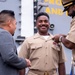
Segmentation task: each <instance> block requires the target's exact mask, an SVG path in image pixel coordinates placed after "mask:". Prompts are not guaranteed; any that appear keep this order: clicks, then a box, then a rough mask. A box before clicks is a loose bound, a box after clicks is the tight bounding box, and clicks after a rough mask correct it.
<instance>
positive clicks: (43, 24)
mask: <svg viewBox="0 0 75 75" xmlns="http://www.w3.org/2000/svg"><path fill="white" fill-rule="evenodd" d="M42 26H45V27H48V25H45V24H42V25H40V27H42Z"/></svg>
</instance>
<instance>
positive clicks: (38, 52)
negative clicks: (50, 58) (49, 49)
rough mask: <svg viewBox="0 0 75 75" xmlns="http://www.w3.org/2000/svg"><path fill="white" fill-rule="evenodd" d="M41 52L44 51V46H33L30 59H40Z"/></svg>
mask: <svg viewBox="0 0 75 75" xmlns="http://www.w3.org/2000/svg"><path fill="white" fill-rule="evenodd" d="M41 50H42V44H37V45H31V49H30V57H31V58H39V57H40V55H41Z"/></svg>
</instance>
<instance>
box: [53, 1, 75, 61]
mask: <svg viewBox="0 0 75 75" xmlns="http://www.w3.org/2000/svg"><path fill="white" fill-rule="evenodd" d="M61 1H62V4H63V6H64V10H63V11H64V12H65V11H67V13H68V16H70V17H72V21H71V26H70V30H69V32H68V34H67V35H64V34H57V35H55V36H54V37H53V39H54V40H55V42H57V43H58V42H62V43H63V45H64V46H65V47H67V48H68V49H71V50H72V55H73V60H74V61H75V0H61Z"/></svg>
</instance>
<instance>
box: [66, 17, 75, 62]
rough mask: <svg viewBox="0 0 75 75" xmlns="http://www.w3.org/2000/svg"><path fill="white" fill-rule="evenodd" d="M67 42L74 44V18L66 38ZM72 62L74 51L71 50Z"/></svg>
mask: <svg viewBox="0 0 75 75" xmlns="http://www.w3.org/2000/svg"><path fill="white" fill-rule="evenodd" d="M66 39H68V40H69V41H71V42H73V43H75V17H74V18H73V19H72V22H71V26H70V31H69V32H68V35H67V37H66ZM72 54H73V60H74V61H75V50H72Z"/></svg>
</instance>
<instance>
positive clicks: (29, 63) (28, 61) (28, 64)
mask: <svg viewBox="0 0 75 75" xmlns="http://www.w3.org/2000/svg"><path fill="white" fill-rule="evenodd" d="M25 60H26V62H27V67H30V66H31V62H30V60H29V59H25Z"/></svg>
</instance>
